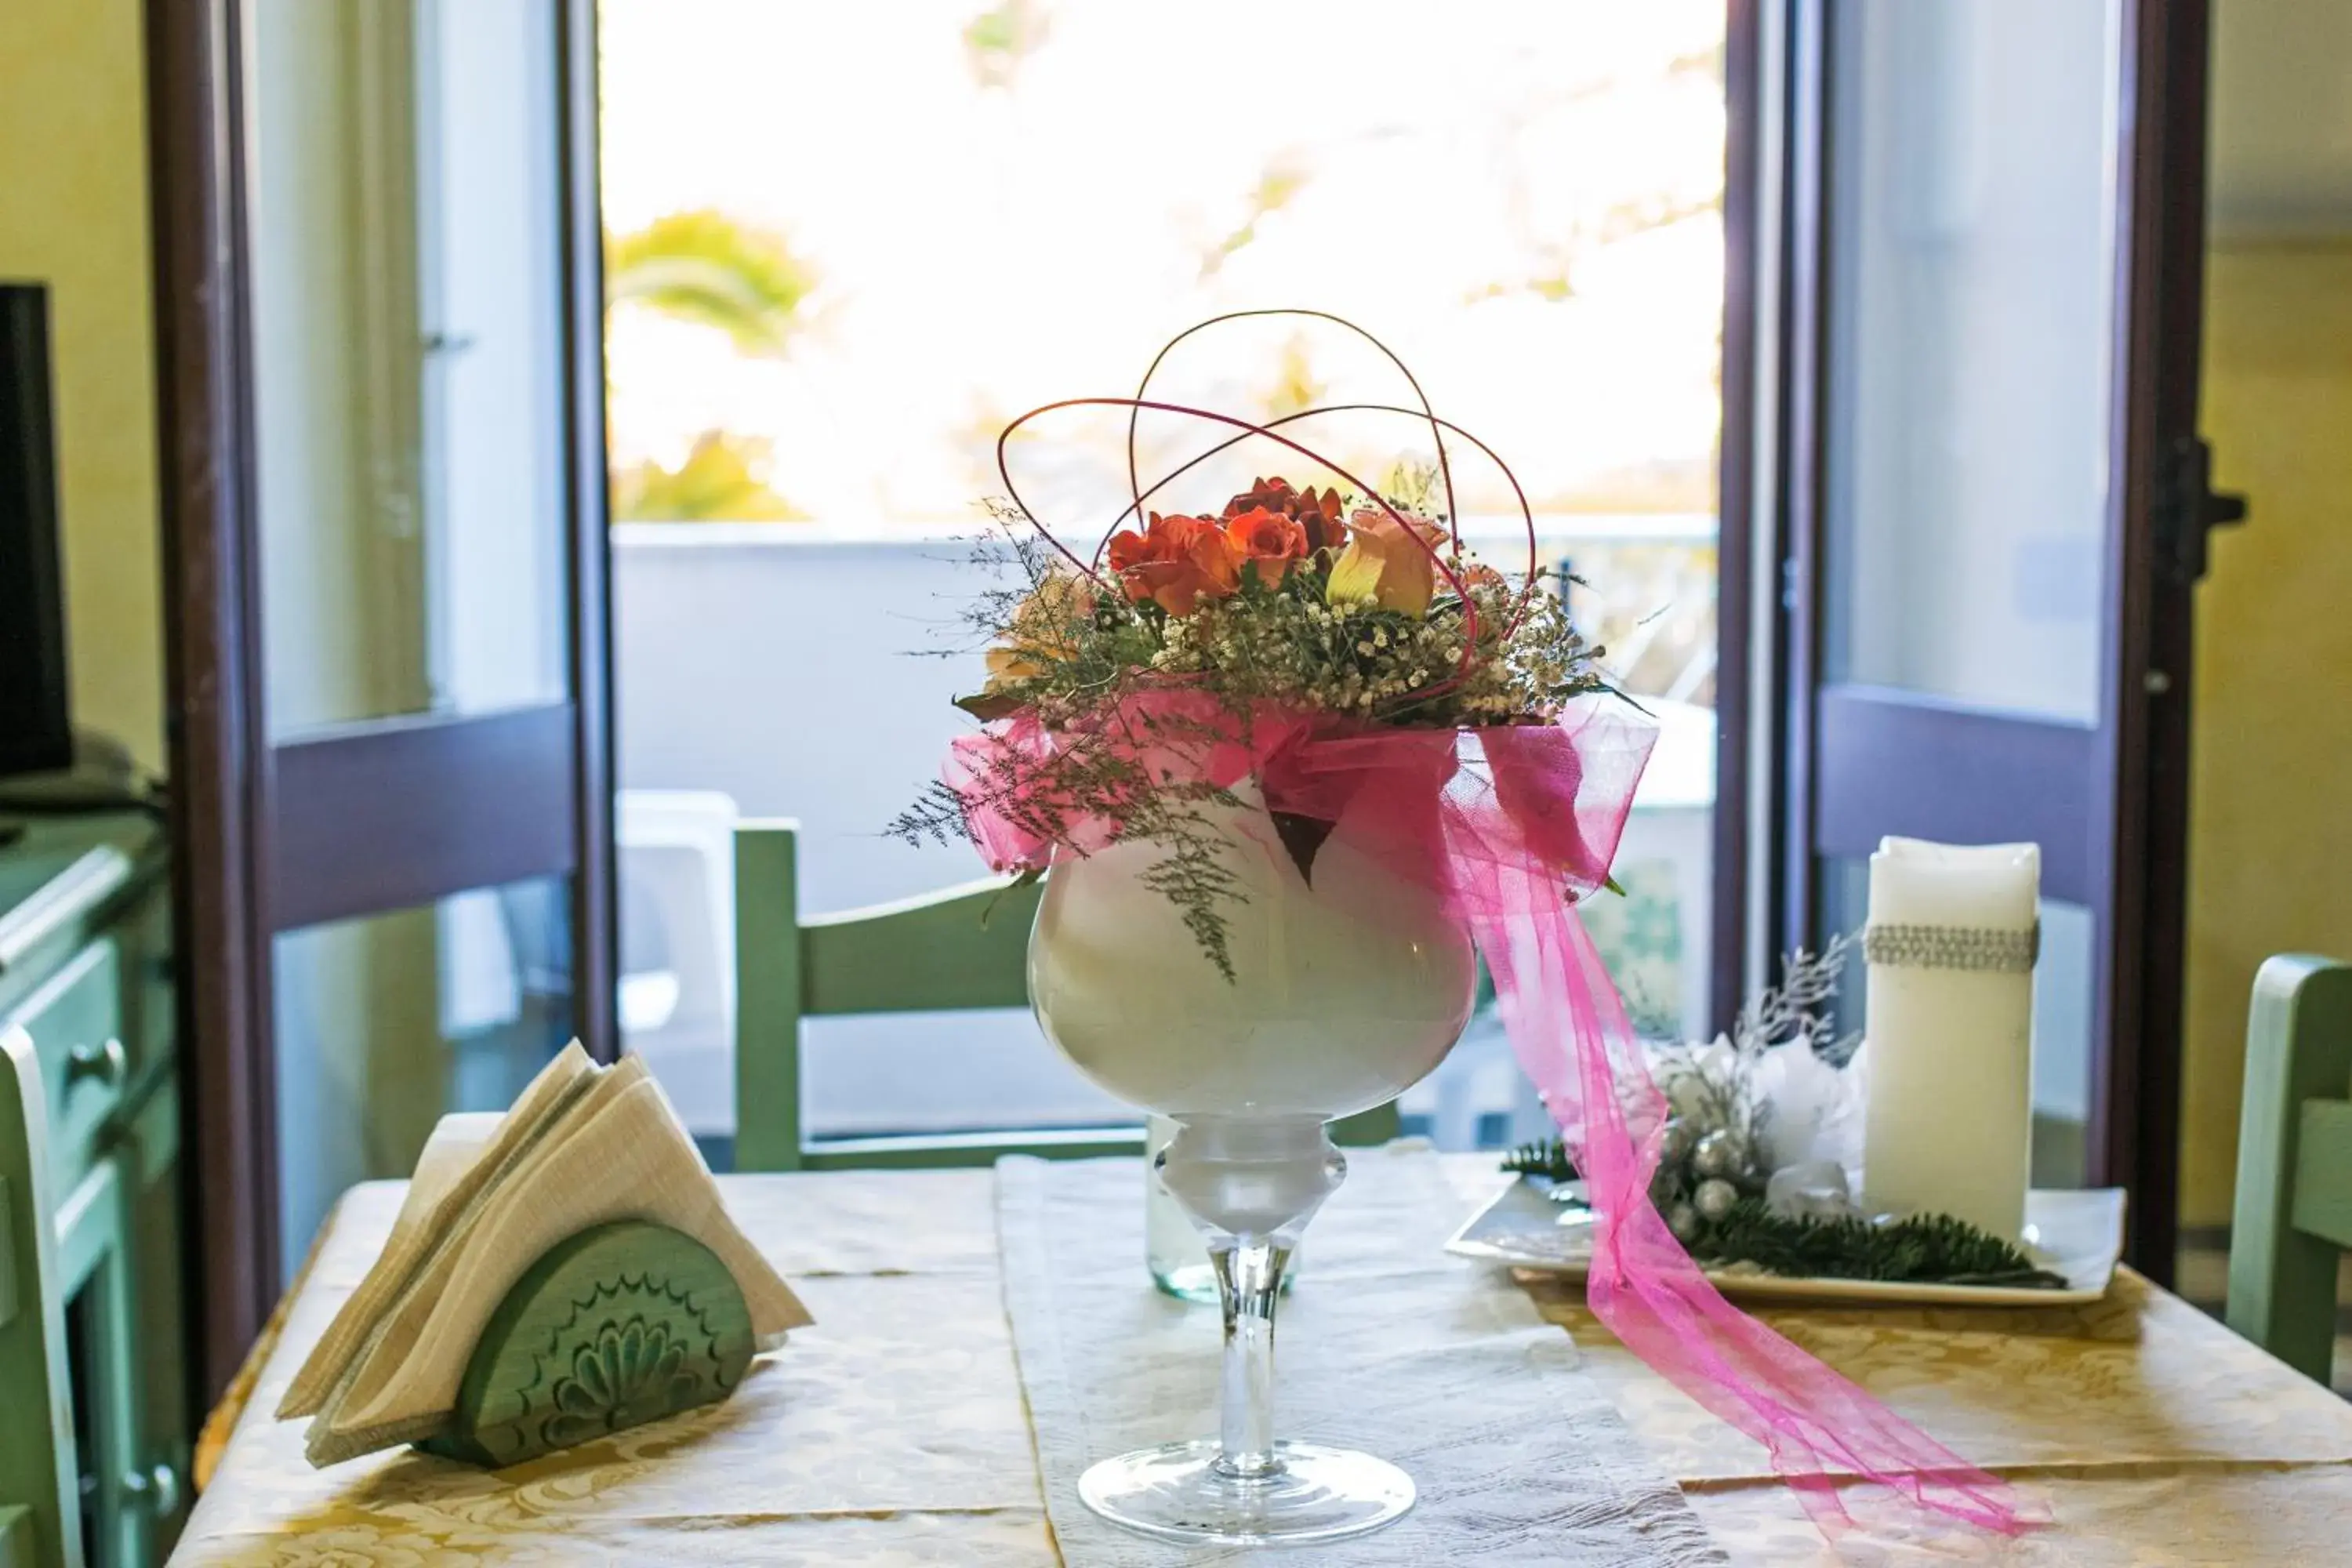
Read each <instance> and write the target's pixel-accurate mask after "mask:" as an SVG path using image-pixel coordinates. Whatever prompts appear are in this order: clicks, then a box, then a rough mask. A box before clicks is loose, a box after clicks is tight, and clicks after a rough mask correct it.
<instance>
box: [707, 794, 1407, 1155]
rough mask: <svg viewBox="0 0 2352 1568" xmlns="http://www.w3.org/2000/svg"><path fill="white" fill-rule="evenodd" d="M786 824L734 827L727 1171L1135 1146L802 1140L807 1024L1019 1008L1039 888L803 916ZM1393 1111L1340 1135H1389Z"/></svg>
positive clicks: (1068, 1141)
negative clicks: (732, 1124) (731, 1166)
mask: <svg viewBox="0 0 2352 1568" xmlns="http://www.w3.org/2000/svg"><path fill="white" fill-rule="evenodd" d="M798 835H799V826H798V825H797V824H795V823H792V822H745V823H742V824H740V826H737V828H736V830H735V1108H736V1119H735V1120H736V1130H735V1168H736V1169H737V1170H739V1171H818V1170H841V1169H850V1168H859V1167H874V1166H893V1165H896V1166H940V1165H985V1164H992V1163H994V1162H995V1161H996V1160H997V1158H998V1157H999V1156H1001V1155H1004V1154H1042V1155H1045V1156H1047V1157H1049V1158H1061V1159H1081V1158H1085V1157H1087V1156H1089V1155H1097V1154H1139V1153H1141V1152H1143V1130H1142V1129H1141V1128H1140V1127H1139V1126H1135V1127H1106V1128H1085V1129H1077V1130H1074V1131H1052V1132H1036V1131H1030V1132H1002V1133H1000V1132H973V1133H956V1134H932V1135H924V1136H908V1137H890V1138H841V1139H825V1140H822V1141H820V1142H814V1143H812V1142H809V1141H808V1140H807V1138H806V1137H805V1135H804V1133H803V1127H802V1121H803V1118H802V1114H801V1020H802V1019H803V1018H817V1017H830V1016H844V1015H851V1014H870V1013H911V1012H923V1011H934V1010H953V1009H962V1008H975V1007H1021V1006H1025V1005H1028V1001H1029V973H1028V969H1029V926H1030V922H1031V921H1032V920H1033V919H1034V916H1035V915H1036V912H1037V900H1038V898H1039V889H1037V888H1036V887H1035V886H1034V885H1033V886H1030V887H1026V888H1016V887H1014V886H1013V880H1012V879H1010V878H1003V877H1000V878H991V879H984V880H982V881H977V882H967V883H965V884H964V885H962V886H961V887H957V888H950V889H945V890H944V891H941V892H937V893H929V894H926V895H924V896H922V897H919V898H913V899H906V900H900V901H898V902H897V903H892V904H880V905H877V906H875V907H873V908H871V909H863V910H849V911H847V912H845V913H843V914H836V915H820V916H816V917H814V918H812V919H808V920H803V919H802V918H801V915H800V884H799V878H798V859H797V855H798V851H797V840H798ZM1396 1128H1397V1113H1396V1108H1395V1106H1393V1105H1388V1106H1383V1107H1381V1109H1379V1110H1372V1111H1367V1112H1366V1113H1365V1114H1363V1115H1361V1116H1357V1117H1350V1118H1349V1120H1348V1121H1345V1122H1342V1123H1341V1124H1340V1126H1339V1129H1338V1131H1337V1133H1336V1136H1338V1137H1339V1141H1340V1142H1345V1143H1356V1144H1364V1143H1383V1142H1387V1141H1388V1140H1389V1139H1391V1138H1392V1137H1394V1136H1395V1135H1396Z"/></svg>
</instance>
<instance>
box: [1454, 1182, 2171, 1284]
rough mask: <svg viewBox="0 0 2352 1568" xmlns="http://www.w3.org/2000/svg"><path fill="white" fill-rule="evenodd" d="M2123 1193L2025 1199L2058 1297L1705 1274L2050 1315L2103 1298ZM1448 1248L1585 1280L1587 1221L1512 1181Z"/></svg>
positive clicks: (2029, 1229) (2039, 1255)
mask: <svg viewBox="0 0 2352 1568" xmlns="http://www.w3.org/2000/svg"><path fill="white" fill-rule="evenodd" d="M2123 1245H2124V1192H2123V1189H2122V1188H2121V1187H2101V1188H2094V1189H2090V1190H2086V1191H2082V1192H2063V1191H2055V1190H2045V1191H2036V1192H2032V1193H2028V1194H2026V1198H2025V1250H2026V1252H2027V1253H2028V1254H2030V1255H2031V1256H2032V1258H2033V1260H2034V1262H2036V1263H2037V1264H2040V1265H2041V1266H2042V1268H2047V1269H2049V1270H2050V1271H2051V1272H2052V1273H2053V1274H2057V1275H2060V1276H2062V1277H2063V1278H2064V1279H2065V1281H2066V1284H2065V1287H2064V1289H2057V1288H2055V1287H2053V1288H2050V1289H2039V1290H2036V1289H2028V1288H2025V1287H2021V1286H2015V1285H1902V1284H1892V1283H1889V1282H1887V1281H1885V1280H1878V1279H1787V1278H1784V1277H1782V1276H1780V1275H1777V1274H1765V1273H1760V1272H1758V1271H1756V1270H1753V1269H1747V1268H1732V1269H1718V1268H1710V1269H1707V1270H1706V1277H1707V1278H1708V1279H1711V1280H1713V1281H1715V1284H1716V1287H1717V1289H1720V1290H1721V1291H1722V1292H1723V1293H1724V1294H1725V1295H1727V1296H1741V1297H1748V1298H1754V1299H1759V1300H1761V1299H1767V1298H1780V1299H1784V1300H1807V1301H1890V1302H1893V1301H1908V1302H1912V1303H1914V1304H1918V1303H1929V1302H1942V1303H1948V1304H1952V1305H1963V1306H1979V1307H1992V1306H2016V1307H2050V1306H2061V1305H2065V1304H2068V1303H2077V1302H2084V1301H2095V1300H2098V1299H2099V1298H2100V1297H2102V1296H2104V1295H2105V1294H2106V1293H2107V1282H2108V1281H2109V1280H2111V1279H2114V1278H2115V1272H2116V1262H2117V1260H2118V1259H2119V1258H2121V1257H2122V1256H2123ZM1445 1250H1446V1251H1448V1252H1452V1253H1456V1254H1458V1255H1460V1256H1461V1257H1464V1258H1483V1259H1486V1261H1488V1262H1493V1263H1507V1264H1509V1265H1511V1266H1512V1267H1513V1268H1536V1269H1542V1270H1544V1271H1546V1272H1549V1273H1556V1274H1564V1275H1567V1276H1570V1278H1573V1279H1582V1278H1583V1277H1584V1273H1585V1269H1586V1268H1587V1267H1588V1266H1589V1265H1590V1264H1591V1260H1592V1220H1591V1216H1590V1214H1589V1212H1588V1211H1585V1210H1583V1209H1581V1208H1575V1209H1570V1210H1567V1211H1563V1208H1562V1205H1559V1204H1556V1203H1554V1202H1553V1201H1552V1200H1551V1199H1550V1197H1549V1196H1548V1195H1547V1194H1546V1193H1545V1190H1544V1189H1543V1187H1541V1186H1539V1185H1538V1184H1536V1183H1535V1182H1533V1181H1528V1180H1518V1181H1514V1182H1512V1183H1511V1184H1509V1185H1508V1186H1507V1187H1505V1188H1504V1189H1503V1190H1502V1191H1501V1192H1499V1193H1497V1194H1495V1197H1494V1199H1493V1200H1492V1201H1491V1202H1489V1203H1487V1204H1486V1205H1485V1206H1484V1207H1483V1208H1481V1209H1479V1210H1478V1212H1477V1213H1476V1214H1474V1215H1471V1216H1470V1219H1469V1221H1468V1223H1466V1224H1465V1225H1464V1226H1462V1228H1461V1229H1460V1230H1457V1231H1455V1232H1454V1238H1453V1239H1452V1240H1451V1241H1448V1242H1447V1243H1446V1244H1445Z"/></svg>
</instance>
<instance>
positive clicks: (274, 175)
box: [149, 0, 613, 1386]
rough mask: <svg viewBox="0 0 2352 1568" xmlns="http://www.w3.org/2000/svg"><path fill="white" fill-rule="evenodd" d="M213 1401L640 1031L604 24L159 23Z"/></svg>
mask: <svg viewBox="0 0 2352 1568" xmlns="http://www.w3.org/2000/svg"><path fill="white" fill-rule="evenodd" d="M149 18H150V48H151V56H150V58H151V79H152V93H153V115H152V119H153V123H154V127H155V129H154V137H155V178H156V212H157V224H156V237H157V270H158V278H159V294H158V299H159V323H158V324H159V329H160V332H161V339H162V343H163V355H164V378H165V386H166V395H165V408H164V420H165V438H166V441H167V444H168V445H167V458H168V459H169V462H168V465H167V479H168V483H169V487H170V497H171V507H172V513H171V517H170V529H171V535H170V544H169V550H168V554H169V557H170V560H171V563H172V569H173V573H174V576H175V581H174V583H173V593H172V598H173V606H174V610H175V612H176V616H177V621H176V625H175V626H174V628H173V639H172V640H173V717H174V732H173V795H174V803H175V808H176V810H177V812H178V816H179V832H178V840H179V844H180V847H181V850H182V855H183V863H184V889H183V893H184V902H183V928H182V929H183V931H184V942H183V948H184V955H183V965H182V971H183V975H184V982H185V989H186V992H187V999H186V1017H187V1022H188V1029H187V1031H186V1034H187V1037H188V1052H187V1058H186V1059H187V1061H188V1063H189V1070H190V1073H191V1079H192V1085H193V1089H194V1092H193V1094H191V1095H190V1096H189V1100H190V1103H191V1105H192V1107H193V1111H192V1125H191V1128H190V1130H189V1131H190V1133H191V1141H192V1145H193V1148H194V1160H193V1161H192V1164H193V1166H194V1170H195V1172H196V1176H197V1188H198V1190H197V1202H198V1203H199V1205H201V1210H202V1213H203V1214H204V1215H205V1226H204V1227H203V1234H204V1237H205V1243H204V1258H203V1259H202V1261H203V1264H204V1281H205V1291H204V1300H205V1309H206V1324H205V1328H206V1336H205V1340H206V1342H205V1349H206V1352H207V1366H206V1371H207V1373H208V1380H209V1382H210V1383H211V1384H214V1385H215V1386H217V1384H218V1383H219V1382H220V1381H221V1380H222V1379H223V1378H224V1377H226V1374H227V1372H228V1371H229V1370H230V1369H233V1367H234V1366H235V1364H236V1357H237V1356H238V1355H240V1354H241V1353H242V1350H243V1347H244V1345H245V1344H247V1342H249V1341H250V1339H251V1337H252V1334H253V1332H254V1331H256V1330H257V1329H258V1327H259V1325H260V1321H261V1319H262V1316H263V1315H264V1314H266V1313H267V1311H268V1309H269V1307H270V1306H271V1304H272V1303H273V1302H274V1301H275V1300H276V1298H277V1295H278V1291H279V1289H281V1287H282V1285H283V1283H284V1281H285V1279H286V1278H287V1277H288V1275H289V1272H290V1271H291V1269H292V1268H295V1267H297V1266H299V1259H300V1258H301V1257H302V1256H303V1254H304V1252H305V1250H306V1249H307V1247H309V1245H310V1239H311V1237H312V1236H313V1235H314V1233H315V1232H316V1230H317V1228H318V1226H319V1225H320V1222H321V1221H322V1219H323V1218H324V1216H325V1215H326V1214H327V1212H328V1210H329V1208H330V1207H331V1205H332V1203H333V1201H334V1199H335V1198H336V1196H337V1195H338V1194H340V1193H341V1191H342V1190H343V1189H344V1188H346V1187H348V1186H349V1185H350V1184H352V1182H355V1181H359V1180H364V1179H368V1178H371V1177H382V1176H396V1175H404V1174H406V1173H407V1172H408V1170H409V1169H410V1168H411V1167H412V1165H413V1163H414V1161H415V1155H416V1152H417V1151H418V1149H419V1148H420V1147H421V1146H422V1142H423V1140H424V1138H425V1136H426V1134H427V1133H429V1131H431V1128H432V1126H433V1123H434V1122H435V1121H436V1120H437V1118H438V1117H439V1116H440V1115H441V1114H442V1113H443V1112H445V1111H446V1110H477V1109H494V1108H496V1109H502V1108H503V1107H504V1106H505V1105H506V1104H507V1103H509V1100H511V1097H512V1095H513V1093H514V1091H515V1090H516V1089H517V1088H518V1087H520V1084H521V1082H523V1081H525V1080H526V1079H528V1077H529V1076H530V1073H531V1072H533V1071H534V1070H536V1068H538V1067H539V1066H540V1065H541V1063H542V1062H544V1061H545V1060H546V1058H547V1057H548V1056H549V1055H551V1053H552V1052H553V1051H554V1050H556V1049H558V1048H560V1047H561V1046H562V1043H563V1042H564V1041H565V1040H567V1039H569V1038H571V1037H572V1036H574V1035H577V1036H579V1037H582V1038H583V1039H584V1040H586V1041H587V1042H588V1043H589V1045H590V1047H592V1049H594V1050H596V1051H597V1052H598V1053H599V1054H601V1055H605V1056H609V1055H610V1053H611V1050H612V1043H613V1024H612V1017H611V1012H612V1003H611V996H612V984H611V969H612V959H611V954H612V951H613V940H612V936H611V925H612V917H611V904H610V898H609V890H608V889H609V871H608V862H609V850H608V845H609V843H610V837H611V826H610V816H611V808H610V788H609V766H608V762H607V740H606V733H607V726H606V722H605V711H606V706H607V698H606V689H605V675H604V647H605V630H604V627H605V620H606V609H605V588H604V466H603V428H602V405H603V375H602V339H601V321H602V311H601V303H600V279H599V263H598V257H599V251H600V247H599V227H598V224H597V220H596V207H595V183H594V150H593V141H594V136H593V132H594V124H595V110H594V105H595V87H594V59H595V53H594V38H593V8H592V7H591V6H590V5H588V4H586V3H585V0H350V3H348V4H345V3H337V4H333V5H320V4H317V3H316V0H205V3H197V4H185V5H184V4H181V3H180V0H157V3H156V4H153V5H151V6H150V8H149Z"/></svg>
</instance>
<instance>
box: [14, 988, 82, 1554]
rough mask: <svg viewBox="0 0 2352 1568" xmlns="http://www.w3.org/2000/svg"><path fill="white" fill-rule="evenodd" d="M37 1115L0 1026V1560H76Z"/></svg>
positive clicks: (24, 1073)
mask: <svg viewBox="0 0 2352 1568" xmlns="http://www.w3.org/2000/svg"><path fill="white" fill-rule="evenodd" d="M48 1160H49V1151H48V1132H47V1110H46V1102H45V1101H44V1100H42V1098H41V1074H40V1068H39V1064H38V1062H37V1060H36V1058H34V1055H33V1042H32V1038H31V1037H29V1036H27V1035H26V1033H25V1031H24V1030H22V1029H18V1028H5V1029H0V1389H5V1390H6V1391H7V1393H6V1395H5V1398H0V1568H68V1564H76V1563H80V1562H81V1560H82V1559H81V1510H80V1503H79V1495H78V1494H79V1489H78V1487H77V1486H76V1483H75V1477H76V1468H75V1465H74V1442H73V1411H72V1394H71V1393H70V1391H69V1385H68V1382H67V1369H66V1331H65V1301H64V1299H63V1296H62V1293H61V1292H60V1289H59V1287H58V1281H59V1279H60V1278H61V1274H60V1271H59V1265H58V1256H57V1248H58V1242H57V1235H56V1228H57V1226H56V1220H55V1219H54V1218H53V1215H55V1213H56V1210H55V1208H54V1207H53V1205H51V1202H50V1199H49V1192H48V1183H49V1172H48Z"/></svg>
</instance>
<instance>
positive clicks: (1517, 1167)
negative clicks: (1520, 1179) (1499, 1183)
mask: <svg viewBox="0 0 2352 1568" xmlns="http://www.w3.org/2000/svg"><path fill="white" fill-rule="evenodd" d="M1503 1169H1505V1170H1506V1171H1508V1172H1510V1173H1512V1174H1514V1175H1519V1176H1542V1177H1544V1178H1546V1179H1547V1180H1549V1181H1554V1182H1572V1181H1575V1180H1576V1179H1577V1178H1578V1177H1579V1176H1580V1175H1581V1174H1582V1173H1581V1172H1580V1171H1579V1170H1578V1169H1577V1168H1576V1162H1574V1161H1573V1160H1570V1158H1569V1157H1568V1145H1566V1144H1565V1143H1562V1142H1560V1141H1559V1139H1557V1138H1554V1139H1551V1140H1549V1142H1541V1143H1522V1144H1520V1145H1519V1146H1518V1147H1517V1148H1516V1149H1514V1150H1512V1151H1511V1152H1509V1153H1507V1154H1506V1155H1504V1156H1503Z"/></svg>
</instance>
